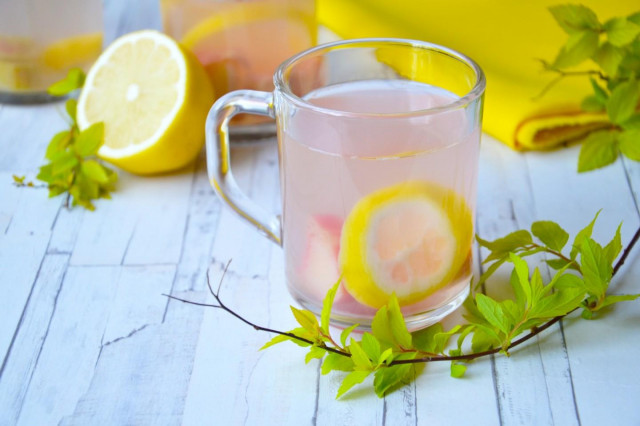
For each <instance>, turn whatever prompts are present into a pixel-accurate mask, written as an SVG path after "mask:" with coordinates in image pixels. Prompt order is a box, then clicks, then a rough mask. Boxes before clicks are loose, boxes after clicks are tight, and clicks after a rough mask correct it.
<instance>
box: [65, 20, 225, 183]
mask: <svg viewBox="0 0 640 426" xmlns="http://www.w3.org/2000/svg"><path fill="white" fill-rule="evenodd" d="M213 100H214V97H213V90H212V88H211V84H210V83H209V80H208V79H207V76H206V74H205V72H204V70H203V69H202V66H201V65H200V64H199V62H198V61H197V59H196V58H195V57H194V56H193V54H191V53H190V52H189V51H187V50H186V49H184V48H183V47H181V46H180V45H179V44H178V43H177V42H175V41H174V40H173V39H171V38H170V37H168V36H166V35H164V34H162V33H159V32H157V31H152V30H144V31H138V32H134V33H130V34H127V35H125V36H123V37H121V38H119V39H117V40H116V41H114V42H113V43H112V44H111V45H110V46H109V47H108V48H107V49H106V50H105V51H104V52H103V53H102V55H101V56H100V57H99V58H98V60H97V61H96V63H95V65H94V66H93V67H92V68H91V70H90V71H89V73H88V75H87V79H86V81H85V84H84V88H83V89H82V93H81V95H80V98H79V100H78V112H77V120H78V126H79V127H80V129H84V128H87V127H89V126H90V125H91V124H93V123H97V122H101V121H102V122H104V128H105V136H104V144H103V145H102V147H100V150H99V151H98V156H99V157H101V158H103V159H104V160H106V161H109V162H111V163H113V164H115V165H117V166H118V167H120V168H122V169H124V170H127V171H130V172H132V173H137V174H152V173H161V172H166V171H170V170H175V169H179V168H181V167H183V166H185V165H186V164H188V163H189V162H191V161H192V160H193V159H194V158H195V157H196V156H197V155H198V153H199V152H200V150H201V148H202V145H203V143H204V123H205V120H206V116H207V112H208V110H209V107H210V106H211V104H212V103H213Z"/></svg>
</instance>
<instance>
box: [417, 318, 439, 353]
mask: <svg viewBox="0 0 640 426" xmlns="http://www.w3.org/2000/svg"><path fill="white" fill-rule="evenodd" d="M438 333H442V324H441V323H439V322H437V323H435V324H433V325H432V326H430V327H427V328H423V329H422V330H418V331H414V332H413V338H412V341H413V347H414V348H416V349H418V350H420V351H423V352H429V353H436V348H435V340H434V336H435V335H436V334H438Z"/></svg>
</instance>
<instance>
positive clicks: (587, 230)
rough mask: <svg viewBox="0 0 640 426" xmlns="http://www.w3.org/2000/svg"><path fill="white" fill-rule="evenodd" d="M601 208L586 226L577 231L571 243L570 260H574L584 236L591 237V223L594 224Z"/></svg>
mask: <svg viewBox="0 0 640 426" xmlns="http://www.w3.org/2000/svg"><path fill="white" fill-rule="evenodd" d="M600 212H601V210H598V212H597V213H596V215H595V216H594V218H593V219H592V220H591V222H589V224H588V225H587V226H585V227H584V228H583V229H581V230H580V232H578V234H577V235H576V238H575V239H574V240H573V245H572V247H571V260H574V259H575V258H576V256H577V255H578V253H579V252H580V247H581V246H582V241H583V240H584V239H585V238H589V237H591V233H592V232H593V225H595V223H596V220H597V219H598V216H600Z"/></svg>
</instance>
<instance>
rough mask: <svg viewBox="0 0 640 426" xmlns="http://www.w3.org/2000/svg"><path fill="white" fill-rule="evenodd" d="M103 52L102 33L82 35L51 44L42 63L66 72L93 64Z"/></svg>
mask: <svg viewBox="0 0 640 426" xmlns="http://www.w3.org/2000/svg"><path fill="white" fill-rule="evenodd" d="M100 50H102V33H92V34H82V35H79V36H75V37H69V38H65V39H62V40H58V41H56V42H53V43H51V44H49V45H48V46H47V47H46V48H45V50H44V51H43V52H42V61H43V62H44V64H45V65H46V66H48V67H49V68H52V69H54V70H66V69H69V68H72V67H78V66H82V65H85V64H87V63H90V62H92V61H93V60H94V59H95V58H97V57H98V55H99V54H100Z"/></svg>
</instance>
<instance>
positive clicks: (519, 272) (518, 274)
mask: <svg viewBox="0 0 640 426" xmlns="http://www.w3.org/2000/svg"><path fill="white" fill-rule="evenodd" d="M509 257H510V259H511V262H512V263H513V273H512V275H511V277H512V278H514V274H515V278H517V279H511V280H510V281H511V286H512V287H513V291H514V292H515V295H516V300H517V301H518V302H519V304H520V305H521V306H525V305H528V306H531V283H530V282H529V267H528V266H527V262H525V261H524V260H522V258H520V257H519V256H518V255H516V254H513V253H511V254H510V255H509Z"/></svg>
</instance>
